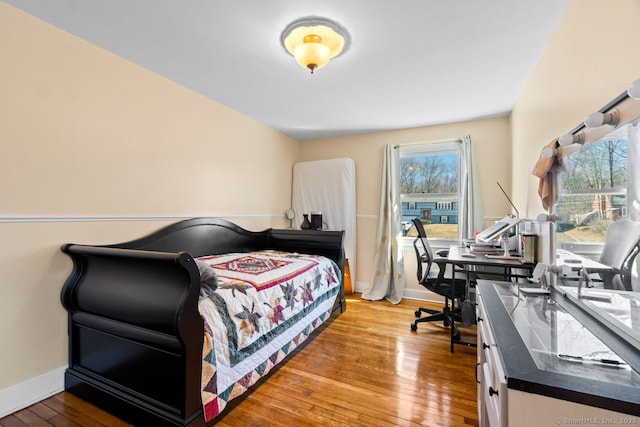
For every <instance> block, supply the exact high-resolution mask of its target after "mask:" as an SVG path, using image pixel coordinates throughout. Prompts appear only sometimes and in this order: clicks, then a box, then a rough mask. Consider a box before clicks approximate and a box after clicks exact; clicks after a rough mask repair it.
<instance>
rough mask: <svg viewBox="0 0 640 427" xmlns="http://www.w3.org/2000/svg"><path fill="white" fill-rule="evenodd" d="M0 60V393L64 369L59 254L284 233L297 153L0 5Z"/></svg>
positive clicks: (283, 141) (266, 131)
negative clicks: (224, 221)
mask: <svg viewBox="0 0 640 427" xmlns="http://www.w3.org/2000/svg"><path fill="white" fill-rule="evenodd" d="M0 52H2V65H1V66H0V117H1V119H0V120H1V123H2V124H1V125H0V147H1V148H0V149H1V155H0V338H1V340H2V349H3V350H2V351H0V367H2V368H1V371H0V372H1V373H0V390H2V389H3V388H4V387H7V386H10V385H12V384H16V383H18V382H21V381H23V380H26V379H28V378H31V377H34V376H36V375H39V374H42V373H45V372H48V371H50V370H53V369H55V368H59V367H61V366H64V365H65V364H66V363H67V335H66V315H65V312H64V311H63V309H62V306H61V305H60V297H59V294H60V289H61V288H62V285H63V283H64V281H65V279H66V277H67V275H68V273H69V272H70V269H71V263H70V261H69V259H67V257H66V256H64V255H63V254H61V253H60V251H59V247H60V245H61V244H62V243H65V242H75V243H115V242H119V241H124V240H128V239H132V238H136V237H141V236H142V235H144V234H146V233H148V232H151V231H153V230H155V229H157V228H158V227H159V226H161V225H165V224H168V223H169V222H171V221H172V219H175V218H176V217H183V216H184V217H189V216H222V217H227V218H230V219H232V220H233V221H235V222H237V223H238V224H240V225H243V226H245V227H247V228H250V229H262V228H265V227H267V226H270V225H278V226H284V225H285V222H284V220H283V218H282V217H283V212H284V211H285V209H287V208H288V207H289V206H290V199H291V170H292V165H293V163H294V162H295V161H296V160H297V159H298V157H299V144H300V143H299V142H298V141H296V140H293V139H291V138H289V137H287V136H285V135H283V134H281V133H279V132H277V131H275V130H273V129H271V128H269V127H267V126H264V125H263V124H260V123H258V122H256V121H254V120H252V119H249V118H247V117H245V116H243V115H241V114H239V113H237V112H234V111H232V110H230V109H229V108H227V107H225V106H223V105H220V104H218V103H216V102H212V101H211V100H209V99H206V98H204V97H202V96H200V95H198V94H196V93H194V92H192V91H190V90H188V89H185V88H184V87H181V86H179V85H177V84H175V83H172V82H170V81H168V80H166V79H164V78H162V77H159V76H157V75H155V74H152V73H150V72H148V71H146V70H144V69H142V68H140V67H138V66H136V65H134V64H132V63H130V62H128V61H125V60H123V59H122V58H120V57H117V56H115V55H113V54H111V53H108V52H106V51H104V50H102V49H99V48H97V47H95V46H93V45H91V44H89V43H87V42H84V41H82V40H80V39H78V38H76V37H73V36H71V35H69V34H68V33H65V32H62V31H60V30H58V29H56V28H54V27H52V26H50V25H48V24H46V23H43V22H42V21H39V20H36V19H34V18H32V17H31V16H29V15H27V14H25V13H23V12H20V11H18V10H16V9H14V8H12V7H10V6H7V5H6V4H5V3H2V2H0ZM43 217H44V218H48V219H47V220H36V221H30V220H29V218H43ZM95 217H107V220H102V221H88V220H87V219H91V218H95ZM110 217H111V218H113V217H119V218H120V219H122V217H124V218H125V219H126V217H134V219H135V218H136V217H137V218H138V219H139V218H140V217H152V218H151V220H114V219H111V220H109V219H108V218H110ZM154 217H155V218H157V217H159V218H158V219H157V220H153V218H154ZM56 218H61V219H65V220H64V221H56ZM74 218H75V219H74Z"/></svg>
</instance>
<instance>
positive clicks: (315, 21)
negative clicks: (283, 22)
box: [280, 17, 350, 74]
mask: <svg viewBox="0 0 640 427" xmlns="http://www.w3.org/2000/svg"><path fill="white" fill-rule="evenodd" d="M280 41H281V42H282V45H283V46H284V48H285V49H286V50H287V52H289V53H290V54H291V55H292V56H293V57H294V58H295V60H296V62H297V63H298V64H300V65H301V66H302V67H304V68H307V69H309V70H310V71H311V74H313V72H314V71H315V70H317V69H318V68H322V67H324V66H325V65H327V64H328V63H329V60H330V59H331V58H335V57H336V56H338V55H340V54H341V53H344V52H346V50H347V48H348V47H349V43H350V39H349V33H347V31H346V30H345V29H344V28H342V27H341V26H340V25H338V24H337V23H335V22H333V21H331V20H329V19H326V18H318V17H307V18H302V19H298V20H296V21H293V22H292V23H291V24H289V26H288V27H287V28H286V29H285V30H284V31H283V32H282V36H281V37H280Z"/></svg>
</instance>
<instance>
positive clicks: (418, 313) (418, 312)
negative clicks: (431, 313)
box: [414, 310, 422, 317]
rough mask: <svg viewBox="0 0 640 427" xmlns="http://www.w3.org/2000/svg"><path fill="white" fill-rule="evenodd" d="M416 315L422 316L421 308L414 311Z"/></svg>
mask: <svg viewBox="0 0 640 427" xmlns="http://www.w3.org/2000/svg"><path fill="white" fill-rule="evenodd" d="M414 314H415V315H416V317H420V316H421V315H422V313H421V312H420V310H416V312H415V313H414Z"/></svg>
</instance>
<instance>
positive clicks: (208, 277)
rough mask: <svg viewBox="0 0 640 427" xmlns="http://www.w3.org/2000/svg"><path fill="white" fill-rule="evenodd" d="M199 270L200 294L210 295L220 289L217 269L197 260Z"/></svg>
mask: <svg viewBox="0 0 640 427" xmlns="http://www.w3.org/2000/svg"><path fill="white" fill-rule="evenodd" d="M196 265H197V266H198V271H200V296H201V297H208V296H209V295H210V294H211V293H213V292H214V291H215V290H216V289H218V276H217V275H216V271H215V270H214V269H213V267H211V266H210V265H209V264H207V263H206V262H204V261H200V260H199V259H197V260H196Z"/></svg>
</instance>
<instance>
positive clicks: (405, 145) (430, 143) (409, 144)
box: [393, 138, 462, 148]
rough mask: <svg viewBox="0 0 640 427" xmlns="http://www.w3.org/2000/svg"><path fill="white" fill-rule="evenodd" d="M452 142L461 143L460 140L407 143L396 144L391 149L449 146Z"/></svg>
mask: <svg viewBox="0 0 640 427" xmlns="http://www.w3.org/2000/svg"><path fill="white" fill-rule="evenodd" d="M452 142H462V138H451V139H440V140H436V141H426V142H413V143H408V144H397V145H394V146H393V148H402V147H415V146H420V145H436V144H450V143H452Z"/></svg>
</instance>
